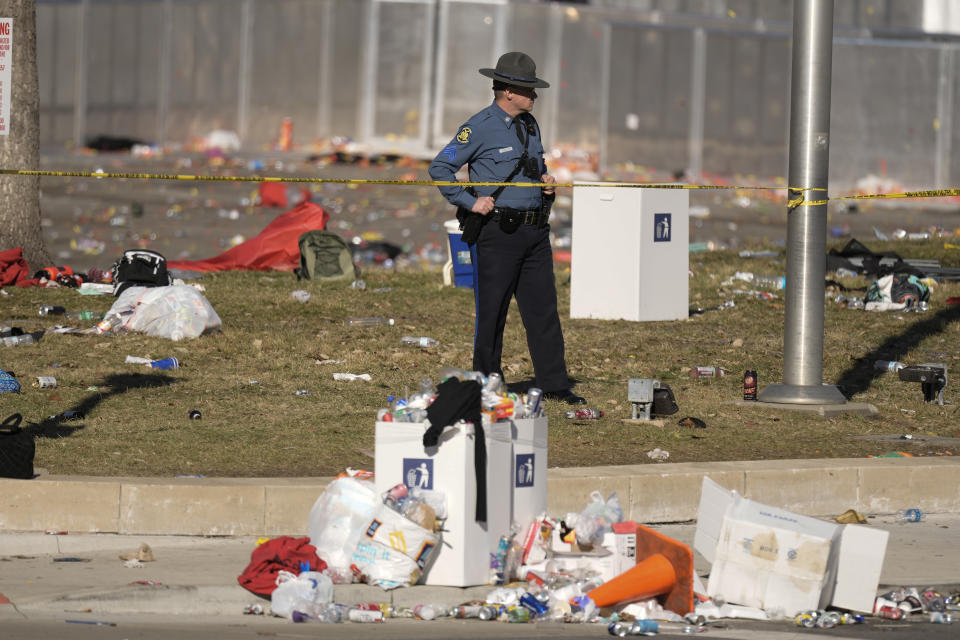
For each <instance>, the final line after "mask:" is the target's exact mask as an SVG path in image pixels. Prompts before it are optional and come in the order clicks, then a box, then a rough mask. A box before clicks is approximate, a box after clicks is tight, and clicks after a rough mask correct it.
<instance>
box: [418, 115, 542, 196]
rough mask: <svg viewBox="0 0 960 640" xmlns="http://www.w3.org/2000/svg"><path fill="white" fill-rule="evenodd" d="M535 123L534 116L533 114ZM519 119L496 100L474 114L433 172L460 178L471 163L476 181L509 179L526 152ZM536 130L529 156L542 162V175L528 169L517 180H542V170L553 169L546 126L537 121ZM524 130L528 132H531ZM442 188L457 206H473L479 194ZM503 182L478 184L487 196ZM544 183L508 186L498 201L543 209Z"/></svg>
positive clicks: (437, 176)
mask: <svg viewBox="0 0 960 640" xmlns="http://www.w3.org/2000/svg"><path fill="white" fill-rule="evenodd" d="M526 117H527V118H529V119H530V121H531V122H534V123H536V121H535V120H533V116H531V115H529V114H528V115H527V116H526ZM513 120H514V119H513V118H512V117H510V116H509V115H507V113H506V112H505V111H504V110H503V109H501V108H500V107H499V105H497V103H496V101H494V102H493V103H492V104H491V105H490V106H489V107H487V108H486V109H484V110H483V111H480V112H479V113H476V114H474V115H473V116H471V117H470V119H469V120H467V122H466V124H464V125H463V126H461V127H460V129H459V130H458V131H457V135H456V136H454V138H453V140H451V141H450V144H448V145H447V146H446V147H444V148H443V151H441V152H440V153H439V154H437V157H436V158H434V159H433V162H432V163H431V164H430V176H431V177H432V178H433V179H434V180H440V181H454V180H456V175H455V174H456V173H457V171H459V170H460V167H462V166H463V165H465V164H468V163H469V165H470V180H471V181H473V182H504V181H506V179H507V176H509V175H510V173H511V172H512V171H513V169H514V167H516V166H517V162H518V161H519V160H520V156H521V155H522V154H523V142H521V141H520V138H519V137H518V136H517V128H516V125H514V123H513ZM533 129H534V132H533V133H532V134H530V140H529V142H528V143H527V157H528V158H535V159H536V160H537V164H538V165H539V166H540V172H539V175H538V176H537V179H536V180H533V179H531V178H529V177H527V176H525V175H523V169H522V168H521V170H520V171H519V172H518V173H517V175H515V176H514V177H513V179H512V180H511V182H539V177H540V175H543V174H545V173H546V172H547V167H546V165H545V164H544V161H543V142H542V141H541V140H540V127H539V126H536V124H534V126H533ZM526 135H527V134H526V133H524V137H526ZM438 188H439V189H440V193H442V194H443V196H444V197H445V198H446V199H447V200H449V201H450V203H451V204H453V205H454V206H460V207H464V208H466V209H470V208H472V207H473V205H474V203H475V202H476V201H477V198H476V197H474V196H472V195H470V194H469V193H468V192H467V190H466V189H465V188H464V187H456V186H451V187H438ZM497 188H498V187H474V189H476V192H477V193H478V194H479V195H481V196H489V195H491V194H492V193H493V192H494V191H496V190H497ZM540 200H541V189H540V188H539V187H507V188H506V189H504V190H503V192H502V193H501V194H500V195H499V196H498V197H497V201H496V206H498V207H512V208H514V209H522V210H528V209H539V208H540Z"/></svg>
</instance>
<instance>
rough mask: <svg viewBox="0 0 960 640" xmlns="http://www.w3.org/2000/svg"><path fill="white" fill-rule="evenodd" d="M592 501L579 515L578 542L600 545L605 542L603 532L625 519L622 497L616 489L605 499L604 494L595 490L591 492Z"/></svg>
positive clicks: (577, 526) (580, 543)
mask: <svg viewBox="0 0 960 640" xmlns="http://www.w3.org/2000/svg"><path fill="white" fill-rule="evenodd" d="M590 499H591V500H592V502H591V503H590V504H588V505H587V507H586V508H585V509H584V510H583V511H581V512H580V515H579V516H578V517H577V525H576V529H575V530H576V532H577V544H579V545H592V546H595V545H598V544H600V543H602V542H603V534H605V533H606V532H607V531H610V528H611V526H612V525H613V524H615V523H617V522H620V521H621V520H623V509H622V508H621V507H620V499H619V498H618V497H617V492H616V491H614V492H613V493H611V494H610V497H609V498H607V501H606V502H604V501H603V494H602V493H600V492H599V491H594V492H593V493H591V494H590Z"/></svg>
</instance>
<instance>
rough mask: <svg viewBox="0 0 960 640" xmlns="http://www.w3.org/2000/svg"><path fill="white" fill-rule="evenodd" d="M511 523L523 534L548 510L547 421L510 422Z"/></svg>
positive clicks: (528, 419)
mask: <svg viewBox="0 0 960 640" xmlns="http://www.w3.org/2000/svg"><path fill="white" fill-rule="evenodd" d="M510 431H511V441H512V443H513V453H512V455H511V457H510V459H511V463H512V474H511V477H512V478H513V481H512V482H511V483H510V484H511V505H512V506H511V521H512V523H513V524H514V526H515V527H517V529H518V530H519V531H526V530H527V528H528V527H529V525H530V524H531V523H532V522H533V521H534V520H535V519H537V518H538V517H540V516H541V515H543V514H545V513H546V511H547V418H546V417H545V416H544V417H541V418H518V419H516V420H512V421H511V422H510Z"/></svg>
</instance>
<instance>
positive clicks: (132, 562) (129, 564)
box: [123, 558, 145, 569]
mask: <svg viewBox="0 0 960 640" xmlns="http://www.w3.org/2000/svg"><path fill="white" fill-rule="evenodd" d="M123 566H124V567H126V568H127V569H143V567H144V566H145V565H144V564H143V563H142V562H140V561H139V560H137V559H136V558H130V559H129V560H126V561H125V562H124V563H123Z"/></svg>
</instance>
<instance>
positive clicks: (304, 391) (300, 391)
mask: <svg viewBox="0 0 960 640" xmlns="http://www.w3.org/2000/svg"><path fill="white" fill-rule="evenodd" d="M293 395H295V396H308V395H310V391H309V390H307V389H297V390H296V391H294V392H293Z"/></svg>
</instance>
